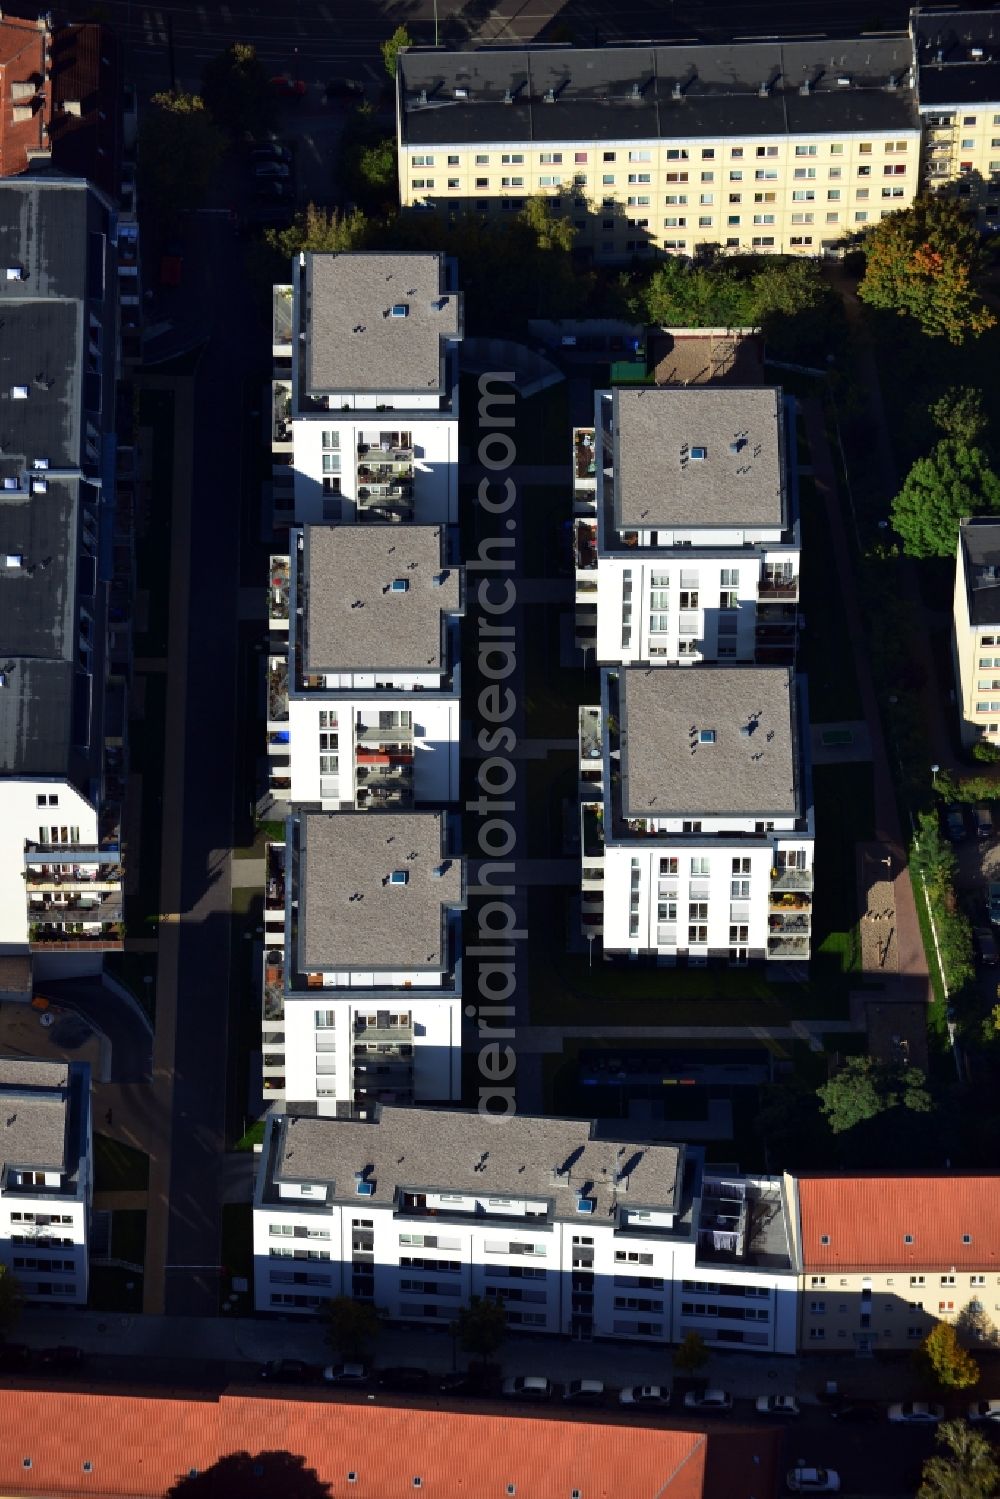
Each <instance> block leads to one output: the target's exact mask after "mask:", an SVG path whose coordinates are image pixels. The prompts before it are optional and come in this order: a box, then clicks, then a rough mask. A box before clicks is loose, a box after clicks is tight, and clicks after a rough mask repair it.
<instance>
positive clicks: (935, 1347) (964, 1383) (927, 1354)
mask: <svg viewBox="0 0 1000 1499" xmlns="http://www.w3.org/2000/svg"><path fill="white" fill-rule="evenodd" d="M920 1353H921V1357H922V1358H923V1359H924V1360H925V1361H926V1363H927V1367H928V1369H929V1370H930V1372H931V1374H932V1375H933V1376H934V1379H935V1380H936V1382H937V1383H938V1384H939V1385H940V1387H941V1389H942V1390H971V1389H972V1387H973V1385H977V1384H978V1383H979V1375H980V1372H981V1371H980V1368H979V1365H978V1364H977V1363H976V1361H975V1359H974V1358H973V1357H972V1354H971V1353H970V1352H969V1350H968V1349H967V1348H963V1347H962V1345H961V1343H960V1342H959V1341H958V1333H957V1332H956V1331H955V1329H954V1327H952V1325H951V1323H950V1322H936V1323H935V1324H934V1326H933V1327H932V1328H931V1330H930V1332H929V1333H928V1334H927V1336H926V1338H924V1341H923V1343H922V1344H921V1345H920Z"/></svg>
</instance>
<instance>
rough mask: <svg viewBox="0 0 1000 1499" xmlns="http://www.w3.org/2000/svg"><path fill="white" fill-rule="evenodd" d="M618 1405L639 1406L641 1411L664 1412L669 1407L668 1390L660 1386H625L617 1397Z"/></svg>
mask: <svg viewBox="0 0 1000 1499" xmlns="http://www.w3.org/2000/svg"><path fill="white" fill-rule="evenodd" d="M618 1404H619V1405H633V1406H639V1407H640V1409H642V1410H659V1411H665V1410H666V1409H667V1408H668V1406H669V1405H670V1390H669V1388H668V1387H667V1386H666V1385H662V1384H630V1385H626V1387H625V1389H624V1390H622V1392H621V1394H620V1395H619V1396H618Z"/></svg>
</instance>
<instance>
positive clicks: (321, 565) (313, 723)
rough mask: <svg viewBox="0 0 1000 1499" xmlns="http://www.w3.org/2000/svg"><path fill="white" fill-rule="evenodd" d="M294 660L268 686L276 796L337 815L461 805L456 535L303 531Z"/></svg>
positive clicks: (291, 619) (283, 660)
mask: <svg viewBox="0 0 1000 1499" xmlns="http://www.w3.org/2000/svg"><path fill="white" fill-rule="evenodd" d="M290 540H291V546H292V551H291V554H290V557H289V559H287V561H286V559H273V560H272V589H273V581H274V579H275V578H277V577H278V576H280V574H279V573H278V572H277V571H276V570H275V567H274V563H275V562H278V561H280V562H282V563H285V576H287V578H288V585H287V586H288V603H287V607H286V609H285V614H286V617H287V621H288V624H287V630H288V635H287V639H288V646H287V654H280V655H279V654H274V655H272V657H271V659H270V662H269V678H268V757H269V770H270V779H271V786H272V790H274V792H275V793H276V795H278V796H279V798H285V799H287V800H289V801H290V802H291V803H292V805H293V806H295V807H300V808H304V807H310V808H318V809H322V810H324V811H336V810H338V809H345V810H346V809H354V808H356V809H359V810H360V809H363V808H366V807H375V808H379V809H384V808H387V807H396V808H405V807H410V806H414V805H416V806H433V807H441V806H446V805H447V804H448V803H450V802H453V801H455V800H456V799H457V797H458V790H459V739H460V691H461V683H460V662H459V655H460V646H459V628H460V625H459V619H460V616H461V614H462V613H463V611H464V607H465V604H464V574H463V570H462V568H461V567H460V566H458V565H456V564H455V563H453V562H451V561H449V550H450V546H449V534H448V531H447V529H446V527H444V526H442V525H435V526H420V525H416V524H414V525H410V526H403V527H399V526H391V525H388V524H381V525H377V524H370V525H365V526H329V525H318V526H313V525H307V526H305V527H303V528H302V529H301V530H293V531H292V533H291V537H290Z"/></svg>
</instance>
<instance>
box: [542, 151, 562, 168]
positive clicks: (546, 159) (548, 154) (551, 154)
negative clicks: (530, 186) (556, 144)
mask: <svg viewBox="0 0 1000 1499" xmlns="http://www.w3.org/2000/svg"><path fill="white" fill-rule="evenodd" d="M538 160H539V161H540V162H541V164H542V166H561V165H562V152H561V151H541V152H539V155H538Z"/></svg>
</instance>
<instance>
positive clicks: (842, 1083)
mask: <svg viewBox="0 0 1000 1499" xmlns="http://www.w3.org/2000/svg"><path fill="white" fill-rule="evenodd" d="M816 1093H817V1096H818V1098H819V1101H820V1106H821V1108H822V1111H823V1113H824V1114H825V1115H826V1119H827V1122H828V1124H829V1126H830V1129H831V1130H832V1131H833V1133H834V1134H835V1135H839V1134H843V1132H844V1131H845V1130H849V1129H853V1128H854V1127H855V1125H858V1124H861V1123H863V1122H864V1121H865V1120H867V1119H875V1118H876V1117H877V1116H878V1115H879V1114H884V1113H886V1112H887V1110H889V1109H894V1108H904V1109H909V1110H911V1111H912V1112H913V1113H916V1114H927V1113H929V1112H930V1111H931V1109H932V1108H933V1106H934V1105H933V1100H932V1099H931V1096H930V1094H929V1093H928V1091H927V1078H926V1077H925V1075H924V1073H922V1072H921V1071H920V1069H919V1067H894V1066H890V1065H889V1063H887V1062H880V1061H878V1059H877V1058H875V1057H848V1059H847V1061H846V1062H845V1063H844V1065H843V1067H841V1068H840V1070H839V1072H836V1073H834V1075H833V1077H831V1078H830V1080H829V1081H828V1082H825V1083H823V1084H822V1086H821V1087H819V1088H817V1089H816Z"/></svg>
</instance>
